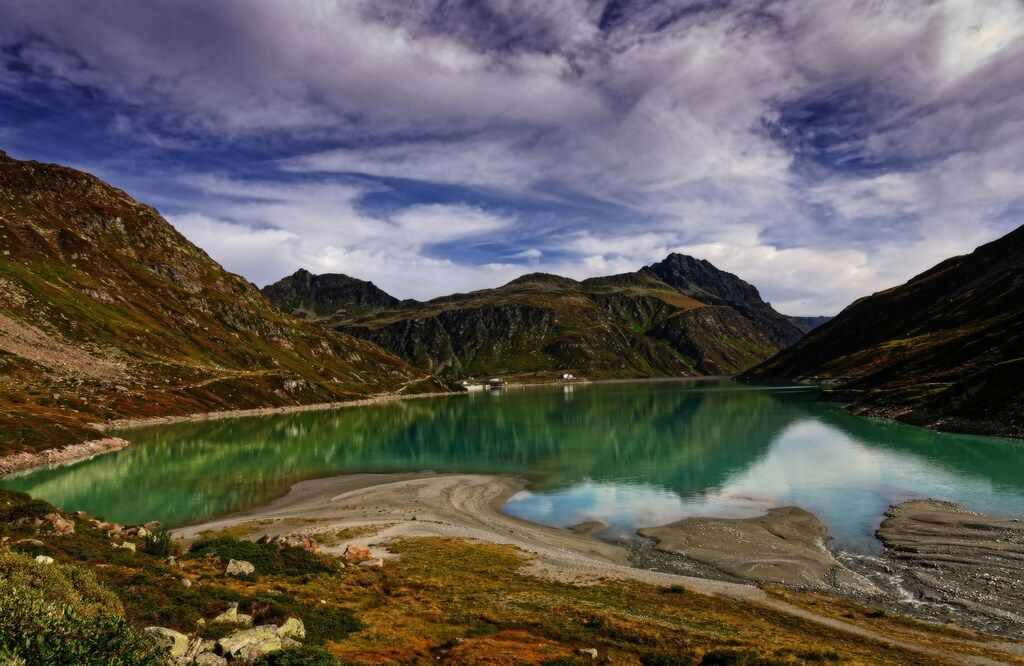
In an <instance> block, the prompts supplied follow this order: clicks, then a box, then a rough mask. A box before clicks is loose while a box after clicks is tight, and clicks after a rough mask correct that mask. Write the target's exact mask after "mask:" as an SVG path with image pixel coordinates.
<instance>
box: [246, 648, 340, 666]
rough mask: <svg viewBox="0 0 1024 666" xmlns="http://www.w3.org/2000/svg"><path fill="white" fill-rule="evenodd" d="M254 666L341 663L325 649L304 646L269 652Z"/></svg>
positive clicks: (331, 664)
mask: <svg viewBox="0 0 1024 666" xmlns="http://www.w3.org/2000/svg"><path fill="white" fill-rule="evenodd" d="M256 666H341V662H340V661H338V658H337V657H335V656H334V654H333V653H331V652H330V651H329V650H327V649H325V648H322V647H307V646H305V645H304V646H302V647H297V648H289V649H287V650H281V651H279V652H271V653H270V654H268V655H265V656H264V657H263V658H262V659H260V660H259V661H257V662H256Z"/></svg>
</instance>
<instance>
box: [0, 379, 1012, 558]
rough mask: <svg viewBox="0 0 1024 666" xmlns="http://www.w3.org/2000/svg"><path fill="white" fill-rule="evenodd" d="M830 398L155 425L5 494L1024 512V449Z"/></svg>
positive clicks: (96, 507)
mask: <svg viewBox="0 0 1024 666" xmlns="http://www.w3.org/2000/svg"><path fill="white" fill-rule="evenodd" d="M814 397H815V392H814V391H813V390H808V389H801V388H795V387H788V388H764V387H757V388H755V387H744V386H739V385H736V384H734V383H733V382H730V381H728V380H689V381H673V382H646V383H618V384H591V385H578V386H553V387H541V388H531V389H521V390H519V389H515V390H508V391H504V392H500V393H495V392H486V393H473V394H469V395H460V396H452V397H443V398H424V399H414V400H406V401H401V402H393V403H387V404H381V405H373V406H367V407H359V408H349V409H340V410H332V411H321V412H304V413H298V414H286V415H276V416H266V417H253V418H242V419H231V420H216V421H206V422H199V423H181V424H174V425H163V426H154V427H148V428H143V429H136V430H131V431H126V432H122V433H118V434H120V435H121V436H124V437H126V438H128V439H130V440H131V441H132V442H133V443H134V444H133V446H130V447H128V448H125V449H122V450H121V451H118V452H115V453H111V454H107V455H103V456H99V457H96V458H93V459H91V460H86V461H82V462H79V463H76V464H73V465H68V466H63V467H53V468H46V469H41V470H36V471H33V472H29V473H26V474H23V475H20V476H16V477H9V478H7V479H4V480H3V482H2V485H4V486H5V487H8V488H14V489H17V490H23V491H26V492H29V493H31V494H32V495H34V496H37V497H41V498H43V499H46V500H49V501H51V502H53V503H55V504H57V505H59V506H61V507H63V508H64V509H67V510H77V509H84V510H86V511H89V512H91V513H93V514H96V515H100V516H104V517H105V518H107V519H109V520H115V521H118V522H123V523H138V522H143V521H146V520H152V519H158V520H163V521H166V522H169V523H174V524H181V523H185V522H190V521H196V520H199V519H202V518H205V517H209V516H212V515H215V514H221V513H225V512H229V511H236V510H239V509H242V508H246V507H249V506H252V505H254V504H258V503H261V502H264V501H266V500H268V499H270V498H272V497H274V496H276V495H279V494H281V493H282V492H284V491H285V490H286V489H287V488H288V487H289V486H290V485H291V484H292V483H294V482H296V481H298V480H301V479H305V478H310V477H317V476H326V475H331V474H336V473H343V472H397V471H420V470H435V471H438V472H461V471H474V472H500V473H511V474H521V475H525V476H528V477H529V478H530V479H532V480H533V481H534V483H533V485H532V486H531V487H530V490H529V491H527V492H523V493H520V494H519V495H517V496H515V497H513V498H512V499H511V500H510V501H509V502H508V503H507V505H506V507H505V510H506V511H508V512H509V513H511V514H514V515H517V516H520V517H523V518H527V519H530V520H535V521H539V522H543V523H547V524H550V525H555V526H568V525H573V524H576V523H579V522H582V521H584V520H600V521H602V522H605V523H607V524H609V525H612V526H614V527H616V528H620V529H622V530H623V531H626V532H628V531H631V530H632V529H634V528H635V527H637V526H641V525H657V524H663V523H667V522H670V521H673V520H677V519H679V518H682V517H684V516H687V515H717V516H750V515H756V514H758V513H760V512H762V511H763V510H764V509H765V508H768V507H772V506H779V505H783V504H796V505H799V506H801V507H804V508H806V509H807V510H809V511H812V512H813V513H815V514H816V515H817V516H818V517H819V518H821V519H822V520H823V521H824V522H825V523H826V524H827V525H828V526H829V528H830V529H831V530H832V533H833V535H835V536H836V538H837V541H838V542H839V544H840V545H845V546H847V547H855V548H871V547H872V539H871V534H872V532H873V530H874V528H875V527H876V526H877V524H878V521H879V520H880V518H881V515H882V513H883V512H884V511H885V509H886V507H887V506H888V505H889V504H891V503H893V502H897V501H900V500H903V499H906V498H909V497H937V498H943V499H948V500H952V501H956V502H960V503H962V504H964V505H966V506H967V507H969V508H972V509H975V510H979V511H985V512H990V513H997V514H1005V515H1013V516H1024V442H1020V441H1015V440H1001V439H994V438H984V437H967V436H957V435H947V434H940V433H935V432H931V431H928V430H923V429H919V428H911V427H907V426H901V425H897V424H892V423H886V422H881V421H875V420H869V419H863V418H860V417H856V416H852V415H850V414H848V413H846V412H844V411H843V410H841V409H840V408H838V407H837V406H835V405H831V404H824V403H818V402H814V401H813V399H814Z"/></svg>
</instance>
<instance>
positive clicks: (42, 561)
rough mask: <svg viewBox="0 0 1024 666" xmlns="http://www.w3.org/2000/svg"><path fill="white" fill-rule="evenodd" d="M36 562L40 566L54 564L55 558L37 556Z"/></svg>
mask: <svg viewBox="0 0 1024 666" xmlns="http://www.w3.org/2000/svg"><path fill="white" fill-rule="evenodd" d="M36 562H38V563H39V564H53V558H52V557H50V556H49V555H36Z"/></svg>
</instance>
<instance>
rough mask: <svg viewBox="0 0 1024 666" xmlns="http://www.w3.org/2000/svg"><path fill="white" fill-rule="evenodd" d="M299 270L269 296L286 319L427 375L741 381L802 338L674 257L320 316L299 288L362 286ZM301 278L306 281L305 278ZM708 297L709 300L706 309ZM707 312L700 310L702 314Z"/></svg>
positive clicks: (708, 269)
mask: <svg viewBox="0 0 1024 666" xmlns="http://www.w3.org/2000/svg"><path fill="white" fill-rule="evenodd" d="M305 273H308V271H299V272H296V273H295V274H293V275H292V276H288V277H286V278H283V279H282V280H280V281H278V282H276V283H273V284H270V285H267V286H266V287H264V288H263V293H264V295H266V296H267V297H268V298H269V299H270V300H271V301H272V302H274V303H275V304H276V305H278V306H279V307H281V308H282V309H284V310H285V311H287V312H291V313H293V314H296V315H297V316H304V317H307V318H310V319H313V320H315V321H319V322H320V323H324V324H327V325H330V326H334V327H336V328H338V329H339V330H343V331H345V332H347V333H349V334H352V335H354V336H357V337H362V338H365V339H367V340H372V341H374V342H376V343H378V344H380V345H381V346H382V347H384V348H386V349H388V350H390V351H392V352H394V353H396V354H397V355H399V356H401V357H403V358H405V359H406V360H408V361H409V362H410V363H412V364H413V365H416V366H417V367H420V368H421V369H423V370H425V371H428V372H444V373H446V374H447V375H448V376H450V377H452V378H465V377H473V376H482V375H534V376H537V377H541V378H544V377H553V376H557V375H558V374H560V373H561V372H563V371H564V372H572V373H573V374H583V375H586V376H587V377H590V378H612V377H670V376H692V375H706V374H733V373H734V372H736V371H738V370H742V369H744V368H745V367H748V366H749V365H752V364H753V363H756V362H757V361H760V360H762V359H764V358H766V357H767V356H768V355H770V354H771V353H773V352H774V351H776V350H777V349H779V348H781V347H782V346H785V345H788V344H792V342H794V341H795V340H796V339H798V338H799V337H800V336H801V335H802V331H801V330H800V328H799V327H798V326H797V325H796V324H795V323H794V322H793V321H792V320H791V319H790V318H788V317H786V316H784V315H781V314H779V313H778V312H775V310H774V309H772V308H771V306H770V305H769V304H768V303H766V302H765V301H764V300H763V299H761V297H760V294H759V293H758V292H757V289H756V288H754V287H753V286H752V285H750V284H749V283H747V282H744V281H743V280H741V279H740V278H738V277H737V276H735V275H733V274H731V273H727V272H725V271H721V270H719V269H717V268H715V267H714V265H712V264H711V263H710V262H707V261H704V260H699V259H695V258H693V257H686V256H685V255H669V257H667V258H666V259H665V260H664V261H662V262H658V263H656V264H652V265H651V266H647V267H644V268H643V269H641V270H639V271H636V272H633V273H622V274H618V275H610V276H602V277H594V278H588V279H585V280H582V281H577V280H573V279H571V278H566V277H563V276H558V275H553V274H549V273H528V274H525V275H522V276H519V277H517V278H515V279H513V280H511V281H510V282H508V283H507V284H504V285H501V286H499V287H494V288H490V289H481V290H477V291H473V292H469V293H460V294H450V295H447V296H441V297H438V298H434V299H430V300H427V301H412V300H405V301H398V299H395V298H394V297H392V296H390V295H387V294H386V293H385V292H383V291H380V290H379V288H377V287H376V286H374V285H372V283H370V284H371V286H372V287H373V289H375V290H377V291H380V293H382V294H385V296H387V298H388V299H389V300H388V303H389V304H387V305H381V306H378V307H376V308H373V307H371V308H359V307H356V304H354V303H337V304H336V305H337V307H336V308H335V310H334V311H327V310H325V309H324V308H320V309H318V308H317V307H316V303H317V302H323V301H325V300H327V299H326V298H325V297H324V295H323V294H315V295H312V294H308V293H300V290H297V289H294V288H293V287H292V285H293V283H295V281H296V280H297V279H298V280H299V281H300V282H303V284H305V283H310V284H312V283H315V282H317V281H320V282H322V283H330V282H339V283H349V282H350V281H354V282H362V281H359V280H356V279H355V278H351V277H349V276H346V275H340V274H326V275H322V276H317V277H315V278H314V279H313V280H312V281H310V280H309V279H307V278H306V277H305ZM296 276H298V278H297V277H296ZM698 297H699V298H700V299H703V300H699V299H698ZM698 309H699V310H700V311H699V312H697V310H698Z"/></svg>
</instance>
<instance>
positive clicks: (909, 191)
mask: <svg viewBox="0 0 1024 666" xmlns="http://www.w3.org/2000/svg"><path fill="white" fill-rule="evenodd" d="M1022 26H1024V9H1022V5H1021V3H1019V2H1017V1H1016V0H992V1H990V2H985V3H976V2H968V1H966V0H965V1H962V2H958V1H954V0H947V1H944V2H925V1H920V2H909V1H905V0H899V1H897V0H892V1H890V2H885V1H881V0H877V1H871V2H867V1H865V2H842V3H839V2H815V3H807V2H771V1H768V0H760V1H753V0H752V1H748V2H742V1H737V2H725V1H714V0H706V1H703V2H692V1H691V2H684V1H677V2H664V1H662V2H654V1H653V0H631V1H627V0H613V1H611V2H588V1H585V0H579V1H577V0H543V1H541V0H518V1H512V0H507V1H500V0H491V1H486V2H484V1H474V2H469V1H468V0H467V1H465V2H458V1H454V0H437V1H434V2H427V1H402V2H398V1H395V2H386V1H384V0H378V1H374V2H370V1H369V0H367V1H365V2H357V1H354V0H353V1H351V2H328V1H315V2H314V1H312V0H309V1H305V2H276V3H275V2H262V3H248V2H217V3H209V2H198V1H196V2H187V1H179V2H146V3H138V2H113V1H106V2H67V1H59V0H40V1H38V2H33V3H21V2H13V1H5V0H0V96H2V99H0V121H2V125H0V141H2V142H3V146H4V147H6V148H7V149H8V150H10V151H11V152H13V153H15V154H20V155H23V156H29V157H40V158H45V159H54V160H59V161H64V162H70V163H73V164H76V165H79V166H83V167H87V168H90V169H92V170H94V171H97V172H98V173H100V174H101V175H102V176H104V177H106V178H108V179H111V180H114V181H115V182H116V183H118V184H121V185H124V186H127V187H129V188H130V189H131V190H132V191H133V192H135V193H137V194H139V195H140V196H143V197H145V198H147V199H148V200H150V201H152V202H154V203H157V204H158V205H160V206H161V208H162V209H163V210H165V211H166V212H168V213H169V214H170V215H171V217H172V221H174V222H175V224H177V225H178V226H179V227H180V228H181V229H182V230H183V231H184V232H185V233H186V234H187V235H189V236H190V237H192V238H193V239H194V240H196V241H198V242H200V244H201V245H203V246H204V247H206V248H207V249H208V250H209V251H210V252H211V253H212V254H213V255H214V256H215V257H217V258H218V259H220V260H221V261H223V262H225V263H226V264H227V265H228V266H229V267H230V268H233V269H235V270H240V271H243V272H244V273H245V274H246V275H247V276H249V277H250V278H252V279H254V280H256V281H258V282H264V281H267V280H270V279H274V278H276V277H278V276H279V274H282V273H285V272H289V271H291V270H293V269H294V268H295V267H297V266H298V265H305V266H307V267H309V268H311V269H314V270H342V271H348V272H351V273H354V274H357V275H359V276H360V277H367V278H371V279H374V280H377V281H378V282H380V283H382V284H383V286H385V287H386V288H389V289H392V290H394V291H396V292H398V293H399V295H416V296H426V295H433V294H437V293H441V292H444V291H447V290H451V289H466V288H469V287H476V286H483V285H488V284H495V283H497V282H500V281H502V280H505V279H508V278H510V277H513V276H514V275H516V274H518V273H521V272H525V271H528V270H537V269H543V270H552V271H560V272H563V273H568V274H573V275H578V276H582V275H586V274H593V273H598V272H608V271H613V270H626V269H634V268H636V267H637V266H639V265H640V264H642V263H644V262H648V261H651V260H654V259H657V258H659V255H661V254H664V253H666V252H668V251H672V250H683V251H689V252H692V253H695V254H699V255H701V256H704V257H706V258H708V259H710V260H712V261H714V262H715V263H717V264H719V265H721V266H722V267H724V268H727V269H730V270H733V271H736V272H739V273H741V274H742V275H743V276H744V277H746V278H748V279H750V280H751V281H753V282H755V283H756V284H758V285H759V286H761V287H762V289H763V290H764V291H765V292H766V293H767V295H768V296H769V298H771V299H772V300H773V301H775V302H776V303H777V305H779V306H780V307H781V308H783V309H788V310H791V311H793V312H798V313H816V312H819V311H820V312H831V311H834V310H836V309H837V308H838V307H840V306H842V305H843V304H845V303H846V302H848V301H849V300H851V299H852V298H854V297H857V296H859V295H862V294H863V293H865V292H868V291H871V290H874V289H877V288H880V287H884V286H888V285H889V284H891V283H894V282H897V281H900V280H903V279H906V278H907V277H908V276H909V275H910V274H911V273H913V272H915V271H917V270H920V269H923V268H925V267H927V266H928V265H929V264H930V263H932V262H934V261H936V260H938V259H941V258H943V257H944V256H946V255H949V254H953V253H958V252H962V251H964V250H967V249H970V247H971V246H972V245H974V244H977V243H980V242H983V241H985V240H988V239H989V238H991V237H993V236H995V235H996V234H998V233H999V232H1001V231H1004V230H1006V229H1007V228H1009V227H1010V226H1013V225H1015V224H1016V223H1017V219H1016V216H1015V214H1014V211H1019V210H1020V209H1021V201H1022V196H1021V192H1024V187H1022V185H1024V138H1022V137H1024V126H1022V123H1024V119H1022V111H1021V109H1022V108H1024V92H1022V91H1024V68H1021V67H1020V64H1019V63H1020V62H1021V61H1022V59H1024V37H1022V30H1024V27H1022ZM953 231H955V233H952V232H953ZM908 249H909V254H910V255H912V256H913V257H914V260H912V261H908V260H907V259H906V257H907V256H908Z"/></svg>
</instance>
